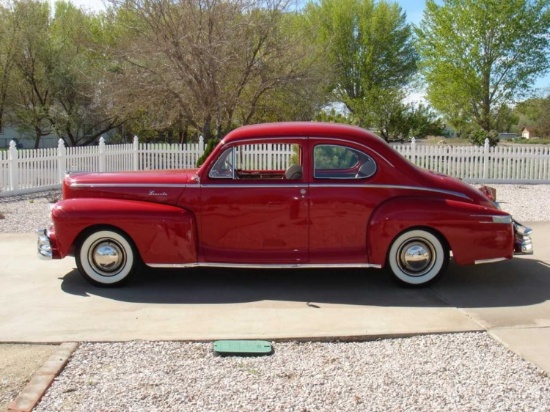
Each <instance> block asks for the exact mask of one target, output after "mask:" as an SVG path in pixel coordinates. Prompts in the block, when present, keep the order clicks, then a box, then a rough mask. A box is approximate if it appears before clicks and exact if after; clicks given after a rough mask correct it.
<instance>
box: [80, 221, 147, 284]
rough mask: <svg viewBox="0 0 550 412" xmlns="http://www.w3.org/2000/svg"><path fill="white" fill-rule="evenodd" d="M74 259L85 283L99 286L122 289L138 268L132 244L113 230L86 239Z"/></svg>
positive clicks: (99, 232)
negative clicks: (119, 286) (123, 284)
mask: <svg viewBox="0 0 550 412" xmlns="http://www.w3.org/2000/svg"><path fill="white" fill-rule="evenodd" d="M75 257H76V265H77V267H78V269H79V270H80V273H81V275H82V276H83V277H84V279H86V280H87V281H89V282H91V283H92V284H94V285H98V286H116V285H121V284H122V283H124V282H126V281H127V280H128V279H129V278H130V277H131V276H132V275H133V274H134V272H135V271H136V268H137V266H138V257H137V256H136V253H135V249H134V247H133V246H132V243H131V242H130V241H129V240H128V239H127V238H126V236H124V235H123V234H121V233H119V232H116V231H113V230H98V231H96V232H92V233H89V234H88V235H86V236H85V237H84V238H83V240H82V241H81V242H80V245H79V246H78V248H77V252H76V256H75Z"/></svg>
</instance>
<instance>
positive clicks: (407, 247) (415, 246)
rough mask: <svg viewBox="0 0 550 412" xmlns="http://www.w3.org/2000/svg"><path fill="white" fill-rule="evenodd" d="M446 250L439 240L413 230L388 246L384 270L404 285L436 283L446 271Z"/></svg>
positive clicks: (447, 256)
mask: <svg viewBox="0 0 550 412" xmlns="http://www.w3.org/2000/svg"><path fill="white" fill-rule="evenodd" d="M448 264H449V250H448V248H447V247H446V245H445V243H444V242H442V241H441V239H440V238H439V237H438V236H436V235H434V234H433V233H430V232H428V231H425V230H420V229H415V230H410V231H408V232H405V233H402V234H401V235H399V236H398V237H397V238H396V239H395V240H394V241H393V243H392V244H391V247H390V250H389V252H388V261H387V266H388V269H389V271H390V272H391V274H392V275H393V276H394V278H395V279H396V280H397V281H399V282H401V283H404V284H406V285H410V286H424V285H427V284H430V283H433V282H435V281H436V280H437V279H439V278H440V277H441V276H442V275H443V274H444V273H445V271H446V270H447V265H448Z"/></svg>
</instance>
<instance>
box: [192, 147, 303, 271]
mask: <svg viewBox="0 0 550 412" xmlns="http://www.w3.org/2000/svg"><path fill="white" fill-rule="evenodd" d="M307 142H308V140H307V139H306V138H300V139H276V138H271V139H269V140H268V141H254V142H247V143H246V144H245V143H242V144H235V145H232V146H230V147H227V148H226V149H225V150H223V151H222V152H220V154H219V157H218V159H217V160H216V161H214V162H213V163H212V166H211V168H210V170H208V173H207V176H204V178H203V179H202V181H201V219H200V220H201V223H200V228H199V230H200V239H201V246H200V247H201V249H202V254H203V255H204V259H205V261H207V262H215V263H228V264H244V265H253V264H266V265H269V264H272V265H287V264H303V263H307V262H308V215H309V205H308V185H307V183H306V181H307V180H306V179H307V177H308V176H307V167H306V165H305V164H303V162H304V156H303V153H304V151H305V150H306V148H307ZM275 146H277V149H278V150H277V151H276V152H277V153H280V152H281V150H286V152H285V155H283V156H281V155H277V154H275V153H274V151H273V149H274V148H275ZM285 148H286V149H285Z"/></svg>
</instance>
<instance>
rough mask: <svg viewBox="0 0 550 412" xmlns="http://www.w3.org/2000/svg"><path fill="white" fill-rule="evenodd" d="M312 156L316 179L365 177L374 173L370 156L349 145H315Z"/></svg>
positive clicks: (374, 166)
mask: <svg viewBox="0 0 550 412" xmlns="http://www.w3.org/2000/svg"><path fill="white" fill-rule="evenodd" d="M313 158H314V160H313V162H314V171H313V176H314V177H315V178H316V179H365V178H368V177H371V176H372V175H374V174H375V173H376V163H375V162H374V160H373V159H372V157H370V156H369V155H367V154H366V153H363V152H361V151H359V150H357V149H353V148H351V147H346V146H339V145H317V146H315V148H314V149H313Z"/></svg>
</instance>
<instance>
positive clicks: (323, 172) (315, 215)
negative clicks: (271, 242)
mask: <svg viewBox="0 0 550 412" xmlns="http://www.w3.org/2000/svg"><path fill="white" fill-rule="evenodd" d="M310 153H311V157H312V158H313V165H312V169H313V170H312V173H311V182H310V188H309V194H310V211H309V213H310V247H309V249H310V250H309V259H310V263H311V264H346V263H347V264H356V263H367V262H368V256H367V245H366V239H367V225H368V221H369V218H370V215H371V212H372V210H373V208H374V207H375V206H376V205H377V204H378V203H379V202H380V201H381V199H380V196H379V193H378V192H379V191H378V190H373V189H372V187H371V186H369V182H371V181H372V179H373V177H374V176H375V175H376V172H377V164H376V162H375V160H374V158H373V157H372V156H370V155H369V153H368V149H367V148H365V147H361V146H359V145H353V144H351V143H344V142H342V141H337V140H330V139H317V140H315V141H310Z"/></svg>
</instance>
